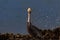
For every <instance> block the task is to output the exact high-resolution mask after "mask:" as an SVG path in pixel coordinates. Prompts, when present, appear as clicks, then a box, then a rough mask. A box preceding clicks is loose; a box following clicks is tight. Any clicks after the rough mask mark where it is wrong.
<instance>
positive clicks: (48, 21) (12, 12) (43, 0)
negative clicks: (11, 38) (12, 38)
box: [0, 0, 60, 34]
mask: <svg viewBox="0 0 60 40" xmlns="http://www.w3.org/2000/svg"><path fill="white" fill-rule="evenodd" d="M28 7H31V8H32V24H34V25H35V26H37V27H38V28H41V29H52V28H55V27H58V26H60V0H0V32H2V33H4V32H13V33H24V34H26V33H27V28H26V21H27V18H26V17H27V11H26V10H27V8H28Z"/></svg>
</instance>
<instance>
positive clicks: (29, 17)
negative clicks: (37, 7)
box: [27, 13, 31, 23]
mask: <svg viewBox="0 0 60 40" xmlns="http://www.w3.org/2000/svg"><path fill="white" fill-rule="evenodd" d="M27 22H28V23H30V22H31V14H30V13H28V20H27Z"/></svg>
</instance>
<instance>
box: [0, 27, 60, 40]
mask: <svg viewBox="0 0 60 40" xmlns="http://www.w3.org/2000/svg"><path fill="white" fill-rule="evenodd" d="M40 31H41V33H40V34H41V37H32V36H31V35H30V34H26V35H23V34H20V33H17V34H13V33H4V34H3V33H0V40H60V28H56V29H53V30H49V29H48V30H40Z"/></svg>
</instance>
